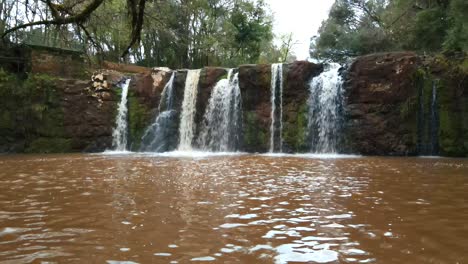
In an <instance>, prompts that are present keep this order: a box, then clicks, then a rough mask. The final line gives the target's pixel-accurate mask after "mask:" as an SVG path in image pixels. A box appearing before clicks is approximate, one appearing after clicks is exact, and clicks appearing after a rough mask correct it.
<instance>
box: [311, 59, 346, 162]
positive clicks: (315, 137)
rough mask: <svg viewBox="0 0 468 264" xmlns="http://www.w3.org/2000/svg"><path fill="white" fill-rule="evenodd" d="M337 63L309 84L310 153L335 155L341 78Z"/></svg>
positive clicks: (339, 131)
mask: <svg viewBox="0 0 468 264" xmlns="http://www.w3.org/2000/svg"><path fill="white" fill-rule="evenodd" d="M340 68H341V66H340V65H339V64H337V63H332V64H330V65H328V67H327V68H326V69H325V71H324V72H322V74H320V75H319V76H317V77H315V78H313V79H312V81H311V82H310V84H309V89H310V93H309V99H308V102H307V104H308V108H309V118H308V119H309V120H308V132H309V140H310V142H311V151H312V152H315V153H337V152H338V143H339V140H340V136H341V127H342V124H343V122H342V121H343V120H342V119H343V115H342V112H343V110H342V109H343V95H342V92H343V91H342V83H343V81H342V78H341V76H340V73H339V70H340Z"/></svg>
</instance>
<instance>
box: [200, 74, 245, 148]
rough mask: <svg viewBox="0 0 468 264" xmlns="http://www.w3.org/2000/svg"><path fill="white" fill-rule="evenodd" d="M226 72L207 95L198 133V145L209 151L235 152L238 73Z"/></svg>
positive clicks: (238, 120) (239, 104) (238, 128)
mask: <svg viewBox="0 0 468 264" xmlns="http://www.w3.org/2000/svg"><path fill="white" fill-rule="evenodd" d="M233 72H234V71H233V70H232V69H231V70H229V73H228V77H227V79H222V80H220V81H219V82H218V83H217V84H216V86H215V87H214V88H213V91H212V92H211V97H210V101H209V103H208V106H207V109H206V112H205V116H204V121H203V125H202V129H201V133H200V138H199V145H200V147H201V148H202V149H203V150H209V151H235V150H237V148H238V145H239V141H240V131H241V115H242V102H241V93H240V88H239V74H238V73H236V74H234V75H233Z"/></svg>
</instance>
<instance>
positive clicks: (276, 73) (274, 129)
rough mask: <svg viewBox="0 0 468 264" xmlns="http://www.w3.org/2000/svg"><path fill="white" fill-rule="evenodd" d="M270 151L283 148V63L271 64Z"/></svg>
mask: <svg viewBox="0 0 468 264" xmlns="http://www.w3.org/2000/svg"><path fill="white" fill-rule="evenodd" d="M270 101H271V125H270V152H275V151H279V152H281V151H282V150H283V138H282V132H283V64H281V63H275V64H272V65H271V98H270Z"/></svg>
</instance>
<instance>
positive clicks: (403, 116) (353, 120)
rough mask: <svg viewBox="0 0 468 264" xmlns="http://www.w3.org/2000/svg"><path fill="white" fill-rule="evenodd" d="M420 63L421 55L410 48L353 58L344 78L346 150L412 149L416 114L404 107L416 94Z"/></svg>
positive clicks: (388, 152)
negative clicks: (417, 72) (415, 78)
mask: <svg viewBox="0 0 468 264" xmlns="http://www.w3.org/2000/svg"><path fill="white" fill-rule="evenodd" d="M420 64H421V60H420V58H419V57H418V56H417V55H416V54H414V53H411V52H400V53H382V54H373V55H369V56H363V57H359V58H357V59H356V60H355V61H354V63H353V64H352V65H351V67H350V69H349V71H348V73H347V77H346V81H345V89H346V102H345V107H346V110H347V111H346V112H347V124H346V138H347V145H348V146H349V147H350V149H349V150H348V151H350V152H353V153H360V154H366V155H408V154H414V153H415V151H416V140H415V138H414V135H415V131H414V127H415V124H416V122H417V121H416V118H417V115H415V114H414V113H404V111H403V109H406V108H405V105H408V104H410V103H412V102H410V101H411V100H414V99H415V98H416V95H417V89H416V88H415V85H414V82H413V79H414V78H413V76H414V74H415V73H416V71H417V69H418V67H419V65H420ZM412 105H413V104H412Z"/></svg>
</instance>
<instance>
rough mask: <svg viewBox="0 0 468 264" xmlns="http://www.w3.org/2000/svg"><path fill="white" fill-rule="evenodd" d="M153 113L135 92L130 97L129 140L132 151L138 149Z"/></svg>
mask: <svg viewBox="0 0 468 264" xmlns="http://www.w3.org/2000/svg"><path fill="white" fill-rule="evenodd" d="M150 113H151V111H150V110H149V109H148V107H147V106H146V105H144V104H142V103H140V102H139V100H138V98H137V97H135V95H134V93H133V91H132V92H130V94H129V97H128V126H129V138H130V142H131V144H132V149H135V150H136V149H138V148H139V147H140V146H139V144H140V143H141V138H142V136H143V133H144V132H145V129H146V128H147V127H148V125H149V123H150V118H151V115H150Z"/></svg>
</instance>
